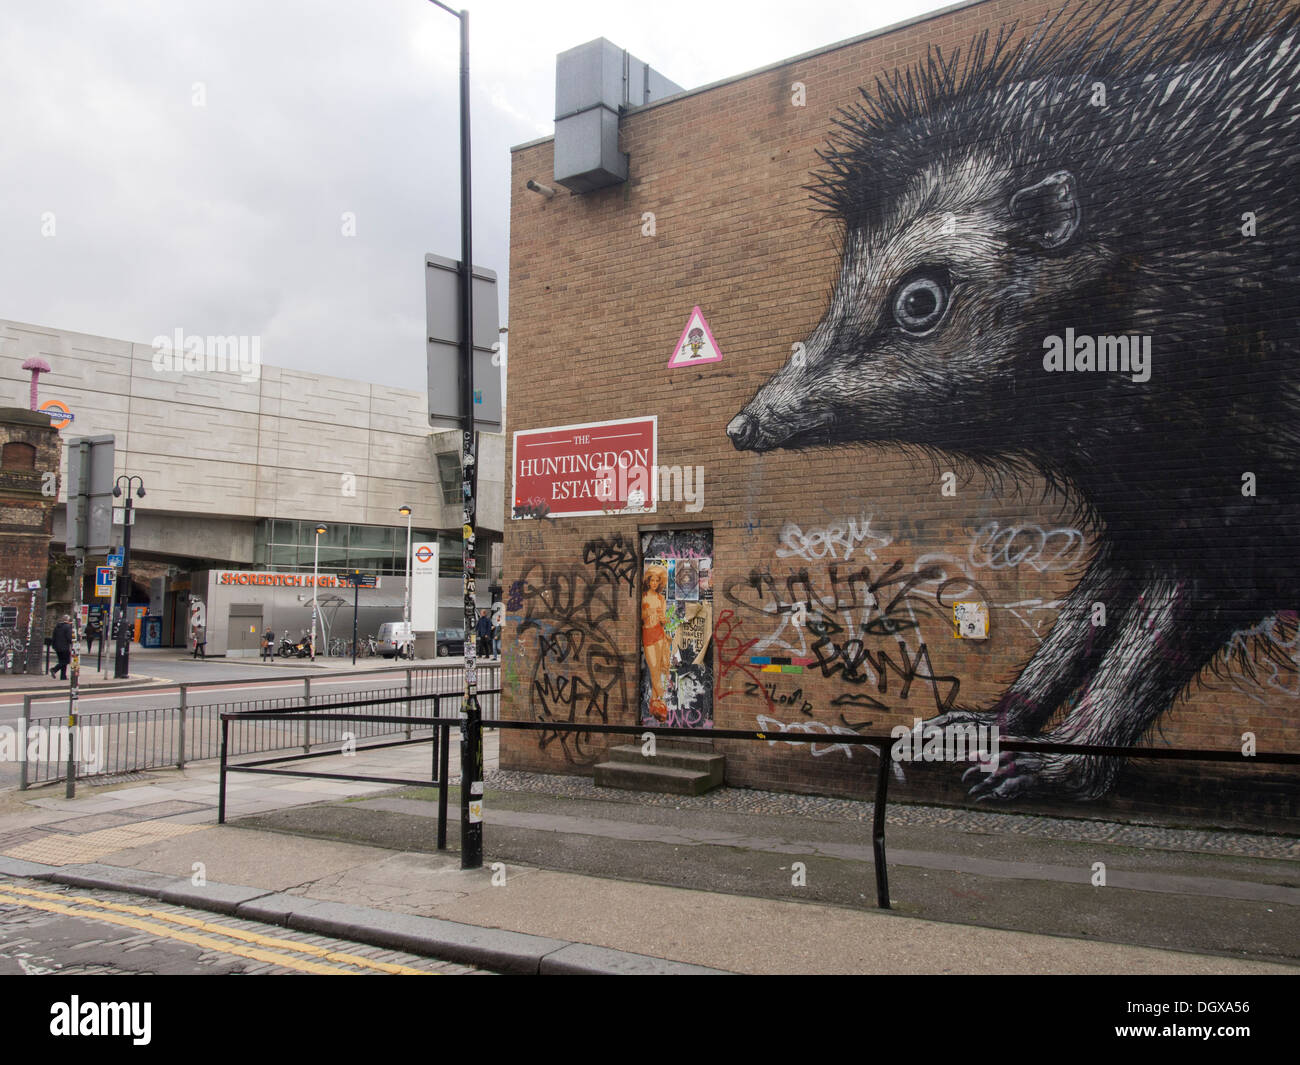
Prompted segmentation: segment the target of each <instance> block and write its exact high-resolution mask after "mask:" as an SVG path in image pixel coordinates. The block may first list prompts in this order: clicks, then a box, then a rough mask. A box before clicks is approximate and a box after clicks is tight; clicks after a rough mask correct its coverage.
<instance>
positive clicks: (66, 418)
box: [41, 399, 77, 429]
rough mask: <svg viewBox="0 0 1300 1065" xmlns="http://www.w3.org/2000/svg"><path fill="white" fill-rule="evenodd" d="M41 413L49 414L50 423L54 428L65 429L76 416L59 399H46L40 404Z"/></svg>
mask: <svg viewBox="0 0 1300 1065" xmlns="http://www.w3.org/2000/svg"><path fill="white" fill-rule="evenodd" d="M41 413H43V414H48V415H49V416H50V425H52V426H53V427H54V428H55V429H66V428H67V427H68V426H69V425H71V424H72V423H73V421H75V420H76V417H77V416H76V415H75V414H73V413H72V411H71V410H70V409H69V407H68V405H67V404H66V403H64V402H63V400H61V399H47V400H46V401H45V402H44V403H42V404H41Z"/></svg>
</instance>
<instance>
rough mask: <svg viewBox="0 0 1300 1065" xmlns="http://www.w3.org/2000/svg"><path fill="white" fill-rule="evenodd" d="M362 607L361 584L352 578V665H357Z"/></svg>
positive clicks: (354, 576)
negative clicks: (358, 631)
mask: <svg viewBox="0 0 1300 1065" xmlns="http://www.w3.org/2000/svg"><path fill="white" fill-rule="evenodd" d="M360 605H361V582H360V581H359V580H357V578H356V575H355V574H353V576H352V664H353V665H354V666H355V665H356V664H357V608H358V607H359V606H360Z"/></svg>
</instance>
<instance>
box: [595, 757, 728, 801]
mask: <svg viewBox="0 0 1300 1065" xmlns="http://www.w3.org/2000/svg"><path fill="white" fill-rule="evenodd" d="M595 781H596V785H597V787H601V788H623V789H624V790H627V791H657V792H662V793H665V794H668V795H703V794H704V793H705V792H706V791H708V790H709V789H710V788H715V787H717V784H715V783H713V782H712V780H711V779H710V776H709V774H708V773H702V772H697V771H696V770H693V769H670V768H668V767H667V766H658V765H648V764H647V765H633V764H631V763H630V762H601V763H600V764H599V765H597V766H596V773H595Z"/></svg>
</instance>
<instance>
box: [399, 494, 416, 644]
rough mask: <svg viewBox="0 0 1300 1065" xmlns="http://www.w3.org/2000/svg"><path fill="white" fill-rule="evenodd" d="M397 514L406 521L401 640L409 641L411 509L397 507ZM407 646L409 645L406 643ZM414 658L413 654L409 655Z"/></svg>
mask: <svg viewBox="0 0 1300 1065" xmlns="http://www.w3.org/2000/svg"><path fill="white" fill-rule="evenodd" d="M397 513H399V514H401V515H402V517H404V518H405V519H406V600H405V602H404V603H403V605H402V638H403V639H404V640H407V641H410V639H411V508H410V507H406V506H403V507H398V508H397ZM408 646H409V643H408ZM411 657H412V658H414V657H415V655H414V654H412V655H411Z"/></svg>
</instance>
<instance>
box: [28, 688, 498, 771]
mask: <svg viewBox="0 0 1300 1065" xmlns="http://www.w3.org/2000/svg"><path fill="white" fill-rule="evenodd" d="M463 670H464V667H463V666H462V665H446V666H438V665H430V666H406V667H394V668H391V669H368V670H357V671H348V672H334V671H331V672H330V673H329V674H327V675H325V676H322V675H321V674H320V673H314V674H308V675H303V676H292V677H285V678H276V679H275V680H272V681H268V686H270V685H271V684H277V683H278V684H283V683H286V682H288V683H297V684H301V685H302V690H301V692H295V693H294V694H288V693H286V694H284V695H279V696H274V697H270V698H265V699H243V700H231V701H224V702H216V701H204V690H205V689H213V688H229V687H231V686H232V685H238V684H240V683H256V680H254V681H252V682H241V681H230V680H224V681H200V682H197V683H186V684H180V685H175V686H165V687H162V688H160V687H158V686H157V685H132V686H129V687H123V688H115V689H113V690H112V696H113V697H114V698H116V697H117V696H119V695H123V694H127V695H129V694H150V695H154V696H174V699H175V701H174V702H172V703H168V704H166V705H163V706H157V707H143V708H139V709H125V710H104V711H93V710H84V709H83V710H81V711H79V713H78V715H77V730H76V733H75V735H74V734H73V733H71V732H70V730H69V729H68V726H67V720H68V719H67V716H66V709H61V710H60V712H59V713H57V714H40V713H39V712H36V713H34V712H33V711H34V709H38V708H37V707H36V704H39V703H43V702H61V703H62V704H63V706H64V708H66V706H67V701H68V696H67V693H66V692H59V693H52V694H50V695H44V694H39V695H24V696H23V710H22V718H21V720H20V722H19V730H20V737H21V738H22V740H23V742H22V743H21V744H19V751H20V752H21V754H22V755H23V760H22V761H21V762H20V764H19V782H18V786H19V788H20V789H26V788H30V787H34V786H36V785H41V784H50V783H54V782H56V781H60V780H66V779H67V766H68V746H69V744H72V745H73V746H74V751H73V754H74V759H73V761H74V765H75V767H76V768H75V773H76V779H79V780H84V779H88V778H92V777H96V776H104V775H111V774H121V773H129V772H136V771H139V770H145V769H162V768H169V767H173V766H174V767H176V768H178V769H183V768H185V766H186V765H187V764H189V763H191V762H199V761H205V760H207V759H212V758H216V757H218V756H219V754H220V742H221V716H222V714H223V713H228V712H232V711H234V712H255V711H261V712H267V713H270V714H271V715H272V717H271V718H270V719H267V720H258V721H254V720H252V719H246V720H248V724H246V725H244V726H242V727H241V728H240V729H239V730H238V731H237V732H236V734H235V736H234V738H233V739H234V748H233V749H235V750H236V751H237V752H238V753H240V754H256V753H260V752H269V751H278V750H287V749H292V748H301V749H302V751H303V753H305V754H309V753H311V751H312V749H313V747H318V746H320V745H321V744H330V743H337V742H341V738H342V737H341V730H339V729H333V730H330V729H321V728H318V727H313V723H312V721H310V720H296V721H295V723H293V724H290V723H289V722H288V721H287V720H285V719H284V718H283V717H282V715H283V713H284V712H286V711H289V710H302V709H305V708H311V707H321V706H357V705H361V704H368V705H371V706H374V707H376V709H375V710H374V712H373V716H375V718H376V719H375V720H372V721H367V720H365V719H364V717H365V715H362V720H359V721H358V722H356V724H357V725H358V726H359V727H358V728H357V729H356V730H354V732H355V738H357V739H369V738H373V737H377V736H385V735H392V734H393V730H392V729H391V728H390V727H389V726H390V724H391V723H390V722H387V721H385V720H383V719H382V712H383V709H384V708H387V709H391V708H392V705H394V704H398V703H400V704H406V703H408V702H418V701H419V700H421V699H424V698H427V697H428V696H431V695H436V694H456V695H459V693H460V692H461V691H462V689H463V683H464V673H463ZM479 670H480V673H481V674H486V675H487V677H488V679H489V682H490V683H492V684H495V683H496V682H497V679H498V677H499V670H500V665H499V664H493V665H480V666H479ZM393 674H397V675H399V676H400V677H401V679H400V680H398V681H397V682H396V683H393V684H388V685H383V684H377V685H376V686H374V687H367V688H365V689H361V690H358V689H352V690H349V691H341V692H328V693H326V692H322V691H321V690H320V687H321V685H322V684H323V683H329V684H333V683H334V682H337V681H348V680H353V681H355V680H356V679H358V678H374V677H376V676H386V675H393ZM313 681H314V682H315V683H316V686H317V687H316V691H315V692H313V690H312V683H313ZM313 696H314V698H313ZM384 700H388V703H387V705H386V704H385V703H384V702H383V701H384ZM85 705H86V703H85V702H83V703H82V704H81V706H82V707H84V706H85ZM483 705H484V711H485V714H486V715H487V716H496V715H497V714H499V713H500V697H499V696H498V695H495V694H494V695H493V697H492V698H491V699H490V700H487V701H485V702H484V704H483ZM416 716H418V715H416ZM318 720H319V719H318ZM414 727H415V726H414V725H411V726H410V727H408V728H406V729H401V730H397V731H400V732H403V733H404V734H405V737H406V738H407V739H410V738H412V735H413V732H412V729H413V728H414ZM86 730H90V731H86ZM29 740H30V741H31V742H29ZM31 753H34V754H35V757H31V758H29V757H28V755H29V754H31ZM87 756H89V757H87Z"/></svg>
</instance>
